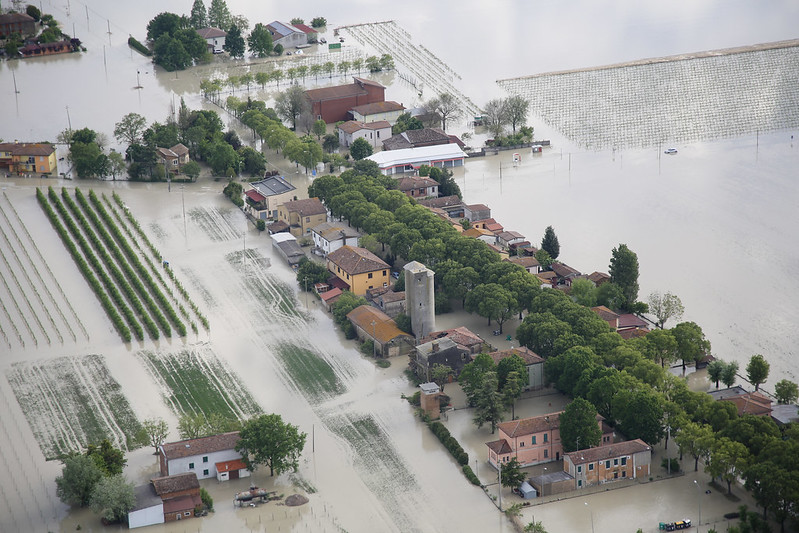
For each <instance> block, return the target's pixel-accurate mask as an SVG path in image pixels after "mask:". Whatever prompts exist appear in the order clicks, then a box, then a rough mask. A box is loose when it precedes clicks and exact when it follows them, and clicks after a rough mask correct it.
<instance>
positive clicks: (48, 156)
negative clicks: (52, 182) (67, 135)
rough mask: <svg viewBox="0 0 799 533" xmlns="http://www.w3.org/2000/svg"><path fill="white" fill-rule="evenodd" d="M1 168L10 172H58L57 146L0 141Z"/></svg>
mask: <svg viewBox="0 0 799 533" xmlns="http://www.w3.org/2000/svg"><path fill="white" fill-rule="evenodd" d="M0 168H5V169H7V172H9V173H17V174H19V175H23V174H48V175H51V176H55V175H57V174H58V163H57V161H56V156H55V147H54V146H53V145H52V144H48V143H20V142H13V143H0Z"/></svg>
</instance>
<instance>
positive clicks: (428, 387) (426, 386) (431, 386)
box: [419, 382, 439, 394]
mask: <svg viewBox="0 0 799 533" xmlns="http://www.w3.org/2000/svg"><path fill="white" fill-rule="evenodd" d="M419 388H420V389H422V392H423V393H425V394H435V393H437V392H438V390H439V389H438V385H436V384H435V383H432V382H431V383H422V384H421V385H419Z"/></svg>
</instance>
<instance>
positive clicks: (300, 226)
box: [277, 198, 327, 238]
mask: <svg viewBox="0 0 799 533" xmlns="http://www.w3.org/2000/svg"><path fill="white" fill-rule="evenodd" d="M277 218H278V220H282V221H283V222H285V223H286V224H288V225H289V231H290V232H291V234H292V235H294V236H295V237H298V238H299V237H302V236H304V235H306V234H309V233H311V228H313V227H314V226H318V225H319V224H321V223H322V222H325V221H326V220H327V209H325V206H324V204H323V203H322V202H321V201H320V200H319V198H305V199H303V200H291V201H289V202H286V203H284V204H281V205H279V206H278V208H277Z"/></svg>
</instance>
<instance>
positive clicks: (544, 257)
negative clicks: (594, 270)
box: [535, 249, 607, 285]
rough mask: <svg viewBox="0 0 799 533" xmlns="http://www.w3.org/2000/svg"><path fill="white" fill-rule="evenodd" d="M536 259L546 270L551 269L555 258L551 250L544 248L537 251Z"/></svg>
mask: <svg viewBox="0 0 799 533" xmlns="http://www.w3.org/2000/svg"><path fill="white" fill-rule="evenodd" d="M535 260H536V261H538V264H539V265H541V268H542V269H544V270H549V269H550V267H551V266H552V263H554V259H552V256H551V255H549V252H547V251H546V250H544V249H541V250H538V251H537V252H536V253H535ZM605 285H607V284H605Z"/></svg>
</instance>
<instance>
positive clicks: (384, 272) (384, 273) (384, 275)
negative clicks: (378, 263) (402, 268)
mask: <svg viewBox="0 0 799 533" xmlns="http://www.w3.org/2000/svg"><path fill="white" fill-rule="evenodd" d="M386 272H387V271H386V270H384V271H383V277H384V278H385V277H386Z"/></svg>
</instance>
